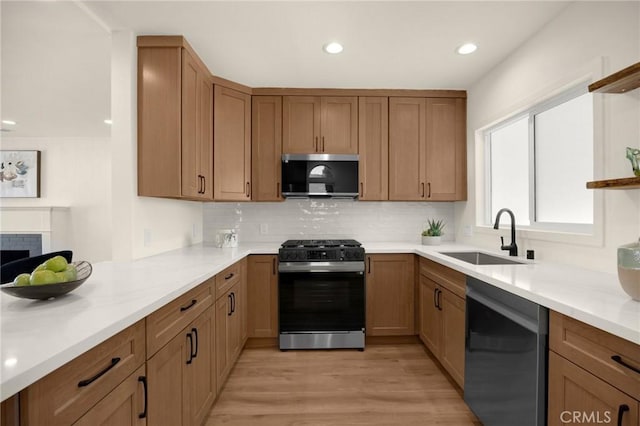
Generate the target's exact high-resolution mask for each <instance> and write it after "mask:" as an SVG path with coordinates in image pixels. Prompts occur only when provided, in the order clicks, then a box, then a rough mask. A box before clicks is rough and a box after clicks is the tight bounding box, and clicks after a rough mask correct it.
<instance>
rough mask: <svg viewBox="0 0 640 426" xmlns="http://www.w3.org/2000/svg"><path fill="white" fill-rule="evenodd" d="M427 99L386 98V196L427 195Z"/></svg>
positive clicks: (417, 197) (413, 197)
mask: <svg viewBox="0 0 640 426" xmlns="http://www.w3.org/2000/svg"><path fill="white" fill-rule="evenodd" d="M425 111H426V100H425V99H424V98H396V97H392V98H389V200H405V201H411V200H424V199H425V198H426V194H427V193H426V190H427V188H426V172H425V170H426V165H425V150H426V124H425V118H426V114H425Z"/></svg>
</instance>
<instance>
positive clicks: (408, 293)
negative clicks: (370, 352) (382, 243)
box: [365, 254, 415, 336]
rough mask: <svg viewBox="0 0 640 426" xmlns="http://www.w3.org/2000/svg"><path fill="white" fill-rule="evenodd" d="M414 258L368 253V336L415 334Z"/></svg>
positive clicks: (408, 255) (401, 255) (406, 255)
mask: <svg viewBox="0 0 640 426" xmlns="http://www.w3.org/2000/svg"><path fill="white" fill-rule="evenodd" d="M414 262H415V258H414V255H412V254H372V255H368V256H367V259H366V265H365V267H366V283H367V284H366V285H367V288H366V293H367V314H366V318H367V321H366V334H367V336H410V335H413V334H415V331H414V330H415V327H414V322H415V318H414V288H415V285H414V281H415V276H414Z"/></svg>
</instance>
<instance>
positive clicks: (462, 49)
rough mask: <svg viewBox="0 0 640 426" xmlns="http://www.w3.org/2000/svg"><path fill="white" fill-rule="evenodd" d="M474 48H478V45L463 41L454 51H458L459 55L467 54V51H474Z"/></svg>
mask: <svg viewBox="0 0 640 426" xmlns="http://www.w3.org/2000/svg"><path fill="white" fill-rule="evenodd" d="M476 49H478V46H476V45H475V44H473V43H465V44H463V45H462V46H460V47H458V48H457V49H456V52H458V53H459V54H460V55H468V54H469V53H473V52H475V51H476Z"/></svg>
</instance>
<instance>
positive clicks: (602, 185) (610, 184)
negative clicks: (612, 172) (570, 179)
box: [587, 176, 640, 189]
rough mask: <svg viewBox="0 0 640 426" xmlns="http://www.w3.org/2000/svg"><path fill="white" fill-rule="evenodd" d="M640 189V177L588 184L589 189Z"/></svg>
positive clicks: (596, 181)
mask: <svg viewBox="0 0 640 426" xmlns="http://www.w3.org/2000/svg"><path fill="white" fill-rule="evenodd" d="M634 188H640V177H636V176H634V177H630V178H622V179H606V180H595V181H593V182H587V189H634Z"/></svg>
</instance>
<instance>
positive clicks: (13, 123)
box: [2, 120, 18, 126]
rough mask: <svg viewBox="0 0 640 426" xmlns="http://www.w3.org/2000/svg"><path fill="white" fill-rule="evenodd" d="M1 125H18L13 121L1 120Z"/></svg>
mask: <svg viewBox="0 0 640 426" xmlns="http://www.w3.org/2000/svg"><path fill="white" fill-rule="evenodd" d="M2 124H8V125H9V126H15V125H16V124H18V123H16V122H15V121H13V120H2Z"/></svg>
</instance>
